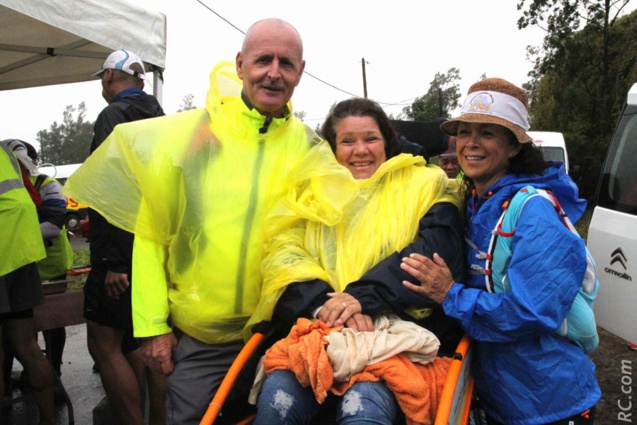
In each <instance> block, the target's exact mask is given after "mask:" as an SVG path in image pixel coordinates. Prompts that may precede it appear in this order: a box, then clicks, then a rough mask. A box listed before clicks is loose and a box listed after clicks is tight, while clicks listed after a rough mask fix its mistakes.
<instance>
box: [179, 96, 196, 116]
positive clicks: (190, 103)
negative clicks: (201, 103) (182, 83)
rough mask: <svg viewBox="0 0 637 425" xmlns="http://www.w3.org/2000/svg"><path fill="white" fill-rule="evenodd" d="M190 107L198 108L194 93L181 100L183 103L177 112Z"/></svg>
mask: <svg viewBox="0 0 637 425" xmlns="http://www.w3.org/2000/svg"><path fill="white" fill-rule="evenodd" d="M190 109H197V107H196V106H195V96H194V95H192V94H187V95H185V96H184V98H183V99H182V100H181V105H179V109H177V112H183V111H188V110H190Z"/></svg>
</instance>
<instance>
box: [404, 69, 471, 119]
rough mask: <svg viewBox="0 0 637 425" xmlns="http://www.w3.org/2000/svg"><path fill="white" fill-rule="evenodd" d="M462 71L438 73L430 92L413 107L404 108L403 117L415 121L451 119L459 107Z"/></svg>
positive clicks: (454, 70) (453, 70) (450, 70)
mask: <svg viewBox="0 0 637 425" xmlns="http://www.w3.org/2000/svg"><path fill="white" fill-rule="evenodd" d="M459 80H460V71H459V70H458V69H457V68H449V70H448V71H447V73H446V74H441V73H439V72H438V73H436V75H435V76H434V79H433V80H432V81H431V83H430V84H429V90H428V91H427V93H425V94H424V95H423V96H421V97H418V98H416V100H414V102H413V103H412V104H411V106H407V107H405V108H403V115H404V117H406V118H407V119H409V120H414V121H433V120H436V119H437V118H445V117H449V116H450V113H451V111H452V110H454V109H455V108H457V107H458V106H459V104H460V103H459V99H460V96H461V95H460V86H459V84H458V81H459Z"/></svg>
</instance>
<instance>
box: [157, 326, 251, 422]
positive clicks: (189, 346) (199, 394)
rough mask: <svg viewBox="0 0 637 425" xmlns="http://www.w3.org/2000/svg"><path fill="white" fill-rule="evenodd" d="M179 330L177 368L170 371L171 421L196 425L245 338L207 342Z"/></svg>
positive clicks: (169, 411)
mask: <svg viewBox="0 0 637 425" xmlns="http://www.w3.org/2000/svg"><path fill="white" fill-rule="evenodd" d="M175 334H176V336H177V337H178V338H179V344H178V345H177V347H176V348H175V351H174V353H173V361H174V363H175V370H174V371H173V373H171V374H170V375H166V382H167V383H168V403H167V422H168V423H169V424H172V425H196V424H198V423H199V422H200V421H201V418H202V417H203V416H204V414H205V413H206V409H207V408H208V405H209V404H210V401H211V400H212V397H213V396H214V395H215V393H216V392H217V389H218V388H219V385H220V384H221V381H222V380H223V378H224V376H225V375H226V372H227V371H228V369H229V368H230V366H231V365H232V362H233V361H234V359H235V358H236V357H237V354H239V351H241V348H242V347H243V341H236V342H230V343H225V344H206V343H203V342H201V341H198V340H196V339H194V338H192V337H190V336H188V335H185V334H181V332H179V330H176V332H175ZM246 399H247V397H246Z"/></svg>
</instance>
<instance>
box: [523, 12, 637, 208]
mask: <svg viewBox="0 0 637 425" xmlns="http://www.w3.org/2000/svg"><path fill="white" fill-rule="evenodd" d="M525 3H526V0H521V1H520V3H519V4H518V8H522V7H523V6H524V4H525ZM528 3H529V8H528V9H527V10H525V11H524V13H523V17H522V18H520V20H519V21H518V26H519V27H520V28H524V27H526V26H528V25H538V26H544V27H545V29H547V30H548V33H547V36H546V37H545V39H544V43H543V46H542V47H541V48H540V49H532V50H531V51H530V53H531V54H535V55H536V56H537V58H536V61H535V66H534V69H533V71H532V72H531V73H530V74H529V75H530V77H531V81H530V82H529V83H527V84H526V85H525V88H526V89H527V90H528V91H529V92H530V93H531V97H530V100H531V102H530V113H531V128H532V129H534V130H543V131H560V132H562V133H564V137H565V139H566V143H567V147H568V150H569V159H570V162H571V163H572V164H575V165H579V166H580V167H581V175H582V179H581V181H579V182H578V183H579V186H580V194H581V195H582V196H583V197H585V198H587V199H591V198H592V197H593V196H594V194H595V190H596V187H597V181H598V177H599V174H600V172H601V168H602V166H603V162H604V157H605V153H606V149H607V147H608V144H609V143H610V140H611V137H612V133H613V131H614V127H615V123H616V121H617V118H618V116H619V113H620V112H621V109H622V107H623V105H624V103H625V100H626V93H627V92H628V89H629V88H630V86H631V85H632V83H634V82H636V81H637V68H636V67H637V64H636V57H637V46H635V44H634V43H633V42H632V40H634V39H635V37H636V36H637V14H636V13H632V14H631V15H628V16H624V17H622V18H619V19H618V18H617V14H618V13H619V12H620V11H621V9H622V8H623V7H625V6H626V4H627V3H628V0H621V1H615V2H613V3H611V2H605V1H586V2H582V1H575V0H563V1H549V0H532V1H529V2H528ZM579 28H582V29H581V30H579V31H578V29H579Z"/></svg>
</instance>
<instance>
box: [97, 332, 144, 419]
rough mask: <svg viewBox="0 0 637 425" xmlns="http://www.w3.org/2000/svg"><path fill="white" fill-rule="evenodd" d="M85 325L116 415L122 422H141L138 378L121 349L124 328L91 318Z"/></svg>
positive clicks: (105, 389)
mask: <svg viewBox="0 0 637 425" xmlns="http://www.w3.org/2000/svg"><path fill="white" fill-rule="evenodd" d="M86 329H87V340H88V350H89V353H90V354H91V357H93V361H95V364H96V365H97V368H98V370H99V372H100V377H101V379H102V385H103V386H104V391H106V395H107V396H108V398H109V400H110V402H111V404H112V405H113V407H114V408H115V411H116V412H117V416H118V417H119V418H120V421H121V422H122V423H125V424H133V425H134V424H138V425H142V424H143V423H144V421H143V414H142V412H143V410H142V403H141V396H140V386H139V381H138V379H137V376H136V375H135V371H134V370H133V368H132V367H131V365H130V364H129V363H128V360H127V359H126V357H125V356H124V354H122V349H121V344H122V338H123V337H124V331H123V330H120V329H115V328H111V327H109V326H102V325H100V324H98V323H95V322H93V321H90V320H89V321H87V322H86Z"/></svg>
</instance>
